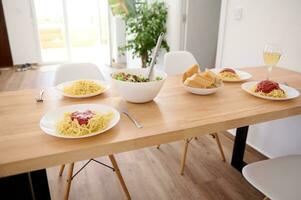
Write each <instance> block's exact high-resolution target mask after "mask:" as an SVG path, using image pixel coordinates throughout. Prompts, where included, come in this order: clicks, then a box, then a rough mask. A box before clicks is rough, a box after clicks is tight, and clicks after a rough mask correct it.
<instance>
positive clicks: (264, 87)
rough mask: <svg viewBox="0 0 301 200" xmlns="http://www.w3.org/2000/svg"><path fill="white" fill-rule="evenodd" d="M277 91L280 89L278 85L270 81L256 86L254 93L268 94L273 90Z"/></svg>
mask: <svg viewBox="0 0 301 200" xmlns="http://www.w3.org/2000/svg"><path fill="white" fill-rule="evenodd" d="M279 89H280V87H279V84H278V83H276V82H274V81H270V80H264V81H261V82H260V83H258V84H257V88H256V90H255V92H263V93H270V92H272V91H273V90H279Z"/></svg>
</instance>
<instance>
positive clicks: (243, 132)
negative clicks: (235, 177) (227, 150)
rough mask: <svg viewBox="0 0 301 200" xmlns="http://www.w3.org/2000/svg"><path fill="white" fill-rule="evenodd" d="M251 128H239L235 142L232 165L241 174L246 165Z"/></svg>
mask: <svg viewBox="0 0 301 200" xmlns="http://www.w3.org/2000/svg"><path fill="white" fill-rule="evenodd" d="M248 129H249V126H244V127H240V128H237V130H236V136H235V141H234V147H233V153H232V161H231V165H232V166H233V167H234V168H236V169H237V170H239V171H240V172H241V170H242V168H243V167H244V166H245V165H246V163H245V162H244V153H245V148H246V141H247V136H248Z"/></svg>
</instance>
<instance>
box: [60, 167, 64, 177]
mask: <svg viewBox="0 0 301 200" xmlns="http://www.w3.org/2000/svg"><path fill="white" fill-rule="evenodd" d="M64 169H65V165H61V168H60V173H59V176H62V175H63V172H64Z"/></svg>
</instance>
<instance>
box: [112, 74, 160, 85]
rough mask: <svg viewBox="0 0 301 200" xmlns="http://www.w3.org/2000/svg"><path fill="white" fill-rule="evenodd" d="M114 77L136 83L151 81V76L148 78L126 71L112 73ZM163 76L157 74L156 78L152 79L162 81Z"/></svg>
mask: <svg viewBox="0 0 301 200" xmlns="http://www.w3.org/2000/svg"><path fill="white" fill-rule="evenodd" d="M112 77H113V78H114V79H116V80H119V81H127V82H134V83H142V82H150V80H149V78H146V77H144V76H142V75H135V74H131V73H126V72H119V73H115V74H113V75H112ZM160 80H162V77H160V76H157V77H156V78H155V80H152V81H160Z"/></svg>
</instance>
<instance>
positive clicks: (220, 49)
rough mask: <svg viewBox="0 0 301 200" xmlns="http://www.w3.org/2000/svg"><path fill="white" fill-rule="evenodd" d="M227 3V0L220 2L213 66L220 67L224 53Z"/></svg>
mask: <svg viewBox="0 0 301 200" xmlns="http://www.w3.org/2000/svg"><path fill="white" fill-rule="evenodd" d="M228 4H229V0H222V2H221V11H220V19H219V30H218V39H217V50H216V59H215V68H221V67H222V65H223V53H224V42H225V34H226V25H227V15H228Z"/></svg>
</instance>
